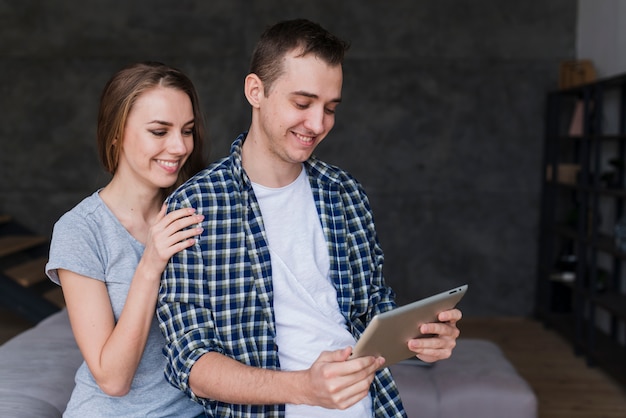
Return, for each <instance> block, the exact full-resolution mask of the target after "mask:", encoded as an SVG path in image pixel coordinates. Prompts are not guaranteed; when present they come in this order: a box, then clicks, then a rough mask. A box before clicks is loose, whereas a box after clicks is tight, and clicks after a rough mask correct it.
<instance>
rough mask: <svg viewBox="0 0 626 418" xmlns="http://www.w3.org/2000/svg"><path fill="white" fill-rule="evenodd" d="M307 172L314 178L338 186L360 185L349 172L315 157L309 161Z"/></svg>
mask: <svg viewBox="0 0 626 418" xmlns="http://www.w3.org/2000/svg"><path fill="white" fill-rule="evenodd" d="M307 170H308V172H309V174H310V175H312V176H313V177H316V178H319V179H321V180H324V181H328V182H334V183H338V184H345V183H346V182H347V183H353V184H355V185H357V184H358V181H357V180H356V178H355V177H354V176H353V175H352V174H350V173H349V172H348V171H347V170H344V169H343V168H341V167H339V166H336V165H334V164H330V163H328V162H325V161H322V160H320V159H317V158H315V157H312V158H310V159H309V160H308V161H307Z"/></svg>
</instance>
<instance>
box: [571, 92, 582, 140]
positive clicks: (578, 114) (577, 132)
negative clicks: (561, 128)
mask: <svg viewBox="0 0 626 418" xmlns="http://www.w3.org/2000/svg"><path fill="white" fill-rule="evenodd" d="M584 117H585V102H584V101H583V100H576V106H574V114H573V115H572V120H571V122H570V125H569V136H582V135H583V118H584Z"/></svg>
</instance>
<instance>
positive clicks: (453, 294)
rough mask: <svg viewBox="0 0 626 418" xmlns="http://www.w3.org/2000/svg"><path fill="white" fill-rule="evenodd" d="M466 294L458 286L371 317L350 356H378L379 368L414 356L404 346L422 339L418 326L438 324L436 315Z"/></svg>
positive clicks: (406, 346)
mask: <svg viewBox="0 0 626 418" xmlns="http://www.w3.org/2000/svg"><path fill="white" fill-rule="evenodd" d="M466 291H467V285H463V286H459V287H456V288H454V289H450V290H447V291H445V292H441V293H439V294H436V295H434V296H431V297H428V298H426V299H422V300H418V301H417V302H413V303H410V304H408V305H404V306H401V307H399V308H396V309H393V310H391V311H387V312H384V313H382V314H379V315H376V316H374V318H373V319H372V321H371V322H370V323H369V324H368V326H367V328H365V331H364V332H363V335H361V338H359V341H357V343H356V345H355V346H354V350H352V356H351V357H352V358H356V357H363V356H382V357H384V358H385V360H386V361H385V365H384V366H383V367H388V366H391V365H392V364H395V363H398V362H399V361H402V360H406V359H408V358H410V357H414V356H415V353H413V352H412V351H411V350H409V348H408V345H407V343H408V341H409V340H411V339H413V338H419V337H424V335H422V334H421V333H420V331H419V327H420V325H422V324H426V323H430V322H438V320H437V315H439V313H440V312H443V311H447V310H449V309H453V308H454V307H455V306H456V305H457V303H459V301H460V300H461V298H462V297H463V295H465V292H466Z"/></svg>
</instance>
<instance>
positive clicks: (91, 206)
mask: <svg viewBox="0 0 626 418" xmlns="http://www.w3.org/2000/svg"><path fill="white" fill-rule="evenodd" d="M98 193H99V191H96V192H94V193H92V194H91V195H89V196H87V197H85V198H84V199H83V200H81V201H80V202H79V203H78V204H77V205H76V206H74V207H73V208H72V209H70V210H69V211H67V212H66V213H65V214H63V216H61V217H60V218H59V220H58V221H57V222H56V224H55V227H62V226H69V227H73V228H77V227H80V226H87V225H88V224H90V223H94V224H101V218H102V217H103V216H104V215H105V212H106V210H107V208H106V205H105V204H104V202H103V201H102V199H101V198H100V196H99V194H98Z"/></svg>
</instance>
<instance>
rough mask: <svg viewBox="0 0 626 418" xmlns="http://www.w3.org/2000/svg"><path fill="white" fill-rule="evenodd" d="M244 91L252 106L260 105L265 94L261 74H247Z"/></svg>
mask: <svg viewBox="0 0 626 418" xmlns="http://www.w3.org/2000/svg"><path fill="white" fill-rule="evenodd" d="M244 93H245V95H246V99H248V102H249V103H250V105H251V106H252V107H259V102H260V101H261V99H262V97H263V96H264V95H265V93H264V91H263V82H262V81H261V79H260V78H259V76H257V75H256V74H254V73H250V74H248V75H247V76H246V80H245V83H244Z"/></svg>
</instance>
